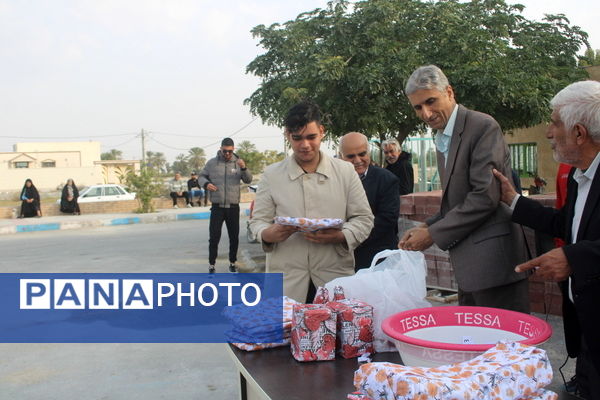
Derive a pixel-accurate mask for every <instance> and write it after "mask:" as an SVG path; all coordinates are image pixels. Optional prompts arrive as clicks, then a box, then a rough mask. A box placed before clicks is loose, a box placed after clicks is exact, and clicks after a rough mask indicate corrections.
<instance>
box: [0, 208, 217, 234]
mask: <svg viewBox="0 0 600 400" xmlns="http://www.w3.org/2000/svg"><path fill="white" fill-rule="evenodd" d="M209 218H210V211H204V212H197V213H185V214H160V215H140V216H135V217H121V218H110V219H103V218H98V219H88V220H82V221H68V222H51V223H41V224H18V225H12V226H3V227H0V236H2V235H10V234H16V233H27V232H44V231H58V230H76V229H85V228H98V227H101V226H120V225H133V224H153V223H161V222H174V221H190V220H198V219H209Z"/></svg>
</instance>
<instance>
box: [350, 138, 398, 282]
mask: <svg viewBox="0 0 600 400" xmlns="http://www.w3.org/2000/svg"><path fill="white" fill-rule="evenodd" d="M340 152H341V153H342V158H343V159H344V160H346V161H348V162H350V163H352V164H353V165H354V170H355V171H356V173H357V174H358V176H359V178H360V179H361V181H362V184H363V188H364V189H365V193H366V194H367V199H368V200H369V206H370V207H371V211H372V212H373V215H374V216H375V226H374V227H373V230H372V231H371V234H370V235H369V237H368V238H367V240H365V241H364V242H362V244H361V245H360V246H358V247H357V248H356V249H355V250H354V260H355V263H354V265H355V267H354V268H355V270H356V271H358V270H359V269H361V268H367V267H369V266H370V265H371V260H372V259H373V256H374V255H375V254H377V253H379V252H380V251H382V250H386V249H395V248H397V244H398V213H399V211H400V196H399V195H398V190H399V189H398V186H399V181H398V178H396V177H395V176H394V174H392V173H391V172H389V171H387V170H385V169H383V168H380V167H378V166H376V165H371V155H370V154H369V141H368V139H367V137H366V136H365V135H363V134H362V133H358V132H351V133H347V134H346V135H344V136H342V138H341V139H340Z"/></svg>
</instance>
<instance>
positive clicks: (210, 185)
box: [206, 183, 218, 192]
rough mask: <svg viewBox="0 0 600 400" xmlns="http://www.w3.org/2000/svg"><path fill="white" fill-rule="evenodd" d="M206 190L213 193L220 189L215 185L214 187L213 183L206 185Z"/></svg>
mask: <svg viewBox="0 0 600 400" xmlns="http://www.w3.org/2000/svg"><path fill="white" fill-rule="evenodd" d="M206 190H209V191H211V192H216V191H217V190H218V189H217V187H216V186H215V185H213V184H212V183H209V184H208V185H206Z"/></svg>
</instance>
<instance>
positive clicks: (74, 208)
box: [60, 178, 80, 215]
mask: <svg viewBox="0 0 600 400" xmlns="http://www.w3.org/2000/svg"><path fill="white" fill-rule="evenodd" d="M78 197H79V190H77V186H76V185H75V182H73V179H70V178H69V179H67V184H66V185H65V187H63V189H62V196H61V197H60V212H63V213H67V214H73V215H79V214H80V211H79V204H78V203H77V198H78Z"/></svg>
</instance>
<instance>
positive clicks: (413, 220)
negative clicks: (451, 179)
mask: <svg viewBox="0 0 600 400" xmlns="http://www.w3.org/2000/svg"><path fill="white" fill-rule="evenodd" d="M530 198H531V199H534V200H537V201H539V202H540V203H542V204H543V205H545V206H554V201H555V196H554V194H545V195H536V196H530ZM441 199H442V192H441V190H438V191H433V192H420V193H413V194H409V195H406V196H402V197H401V201H400V219H399V221H398V230H399V234H400V236H402V234H403V233H404V232H405V231H406V230H408V229H410V228H412V227H414V226H417V225H419V224H420V223H422V222H424V221H425V220H426V219H427V218H428V217H430V216H432V215H433V214H436V213H437V212H438V211H439V209H440V202H441ZM525 235H526V239H527V243H528V244H529V248H530V249H531V251H532V253H533V257H537V255H538V254H543V253H544V252H546V251H548V250H549V249H550V248H552V246H553V243H552V242H551V238H549V237H547V236H544V235H536V233H535V232H534V231H533V230H531V229H529V228H525ZM423 253H424V254H425V261H426V263H427V286H428V287H432V288H438V289H446V290H457V289H458V286H457V284H456V282H455V280H454V269H453V268H452V263H451V262H450V256H449V254H448V252H447V251H443V250H441V249H440V248H439V247H437V246H436V245H435V244H434V245H433V246H431V247H430V248H429V249H427V250H426V251H424V252H423ZM529 296H530V300H531V311H534V312H540V313H545V312H550V313H551V314H556V315H560V309H561V304H562V296H561V293H560V291H559V289H558V285H557V284H556V283H554V282H544V281H541V280H539V279H537V278H536V277H535V276H532V277H531V278H530V279H529Z"/></svg>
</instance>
